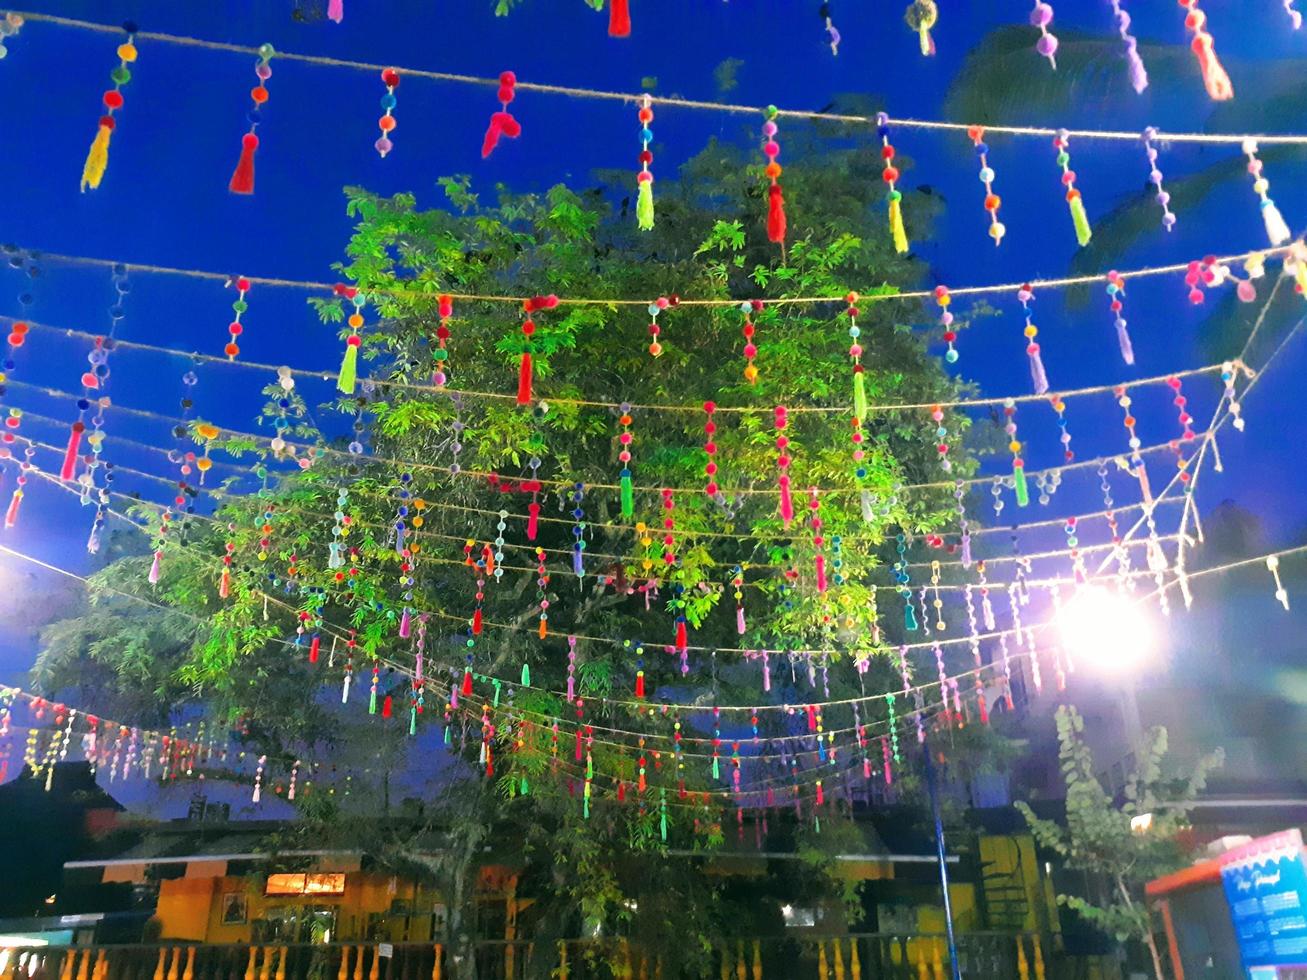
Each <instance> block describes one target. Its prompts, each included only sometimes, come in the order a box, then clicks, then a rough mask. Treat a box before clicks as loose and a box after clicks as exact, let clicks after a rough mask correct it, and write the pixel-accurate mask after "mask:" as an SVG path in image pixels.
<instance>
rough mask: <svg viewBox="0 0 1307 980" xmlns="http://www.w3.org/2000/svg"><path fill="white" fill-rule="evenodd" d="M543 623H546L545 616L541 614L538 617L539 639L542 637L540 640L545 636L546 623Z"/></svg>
mask: <svg viewBox="0 0 1307 980" xmlns="http://www.w3.org/2000/svg"><path fill="white" fill-rule="evenodd" d="M545 624H546V621H545V618H544V617H543V616H541V617H540V639H542V640H543V639H544V638H545V633H546V625H545Z"/></svg>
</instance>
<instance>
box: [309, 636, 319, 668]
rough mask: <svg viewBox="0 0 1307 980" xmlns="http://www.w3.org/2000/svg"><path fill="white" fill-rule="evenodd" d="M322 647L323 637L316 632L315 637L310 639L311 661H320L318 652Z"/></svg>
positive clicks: (314, 662)
mask: <svg viewBox="0 0 1307 980" xmlns="http://www.w3.org/2000/svg"><path fill="white" fill-rule="evenodd" d="M321 649H322V637H320V636H318V635H316V634H314V637H313V639H312V640H310V641H309V663H311V664H316V663H317V662H318V653H319V651H321Z"/></svg>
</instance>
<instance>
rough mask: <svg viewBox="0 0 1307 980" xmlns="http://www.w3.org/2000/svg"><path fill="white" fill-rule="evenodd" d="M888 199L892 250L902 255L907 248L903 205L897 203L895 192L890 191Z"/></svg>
mask: <svg viewBox="0 0 1307 980" xmlns="http://www.w3.org/2000/svg"><path fill="white" fill-rule="evenodd" d="M890 193H891V195H892V196H891V197H890V199H889V233H890V237H892V238H893V239H894V251H896V252H898V253H899V254H900V255H903V254H904V253H905V252H907V250H908V232H907V229H905V228H904V227H903V207H902V205H901V204H900V203H899V199H898V197H897V196H893V195H896V194H897V192H895V191H891V192H890Z"/></svg>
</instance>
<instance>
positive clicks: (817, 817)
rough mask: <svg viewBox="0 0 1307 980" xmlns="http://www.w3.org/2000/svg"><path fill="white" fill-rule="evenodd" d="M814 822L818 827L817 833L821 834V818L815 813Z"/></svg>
mask: <svg viewBox="0 0 1307 980" xmlns="http://www.w3.org/2000/svg"><path fill="white" fill-rule="evenodd" d="M812 822H813V823H814V824H815V825H816V831H817V833H819V834H820V833H821V817H819V816H817V814H815V813H814V814H813V815H812Z"/></svg>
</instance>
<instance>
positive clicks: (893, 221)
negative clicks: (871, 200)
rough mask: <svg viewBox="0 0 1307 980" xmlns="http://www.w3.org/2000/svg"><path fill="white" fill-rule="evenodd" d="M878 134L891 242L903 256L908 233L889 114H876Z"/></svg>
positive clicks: (906, 247)
mask: <svg viewBox="0 0 1307 980" xmlns="http://www.w3.org/2000/svg"><path fill="white" fill-rule="evenodd" d="M876 134H877V135H878V136H879V137H880V157H881V159H882V160H883V161H885V167H884V169H883V170H882V171H881V174H880V179H881V180H883V181H884V182H885V186H886V187H887V188H889V191H888V194H887V200H888V206H889V231H890V240H891V241H893V243H894V251H896V252H898V253H899V254H900V255H903V254H905V253H906V252H907V251H908V233H907V231H906V229H904V227H903V205H902V201H903V193H902V192H901V191H900V190H899V189H898V187H897V186H896V182H897V181H898V179H899V168H898V167H896V166H894V147H893V146H892V145H891V144H890V141H889V115H888V114H887V113H884V112H878V113H876Z"/></svg>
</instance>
